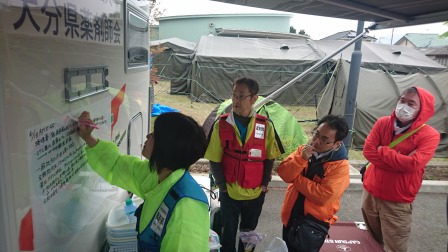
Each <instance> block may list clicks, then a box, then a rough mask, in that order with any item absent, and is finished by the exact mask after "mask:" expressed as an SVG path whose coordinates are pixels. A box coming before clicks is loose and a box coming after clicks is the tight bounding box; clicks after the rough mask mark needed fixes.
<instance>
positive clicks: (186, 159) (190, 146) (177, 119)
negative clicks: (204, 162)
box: [150, 112, 207, 171]
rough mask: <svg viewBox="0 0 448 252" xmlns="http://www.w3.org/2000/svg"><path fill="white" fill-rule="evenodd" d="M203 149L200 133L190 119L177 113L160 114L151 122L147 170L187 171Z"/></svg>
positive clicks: (196, 125) (202, 154)
mask: <svg viewBox="0 0 448 252" xmlns="http://www.w3.org/2000/svg"><path fill="white" fill-rule="evenodd" d="M206 148H207V145H206V140H205V133H204V130H203V129H202V127H201V126H199V124H198V123H197V122H196V121H195V120H194V119H193V118H191V117H189V116H186V115H184V114H182V113H178V112H169V113H164V114H161V115H160V116H158V117H157V119H156V121H155V122H154V149H153V152H152V155H151V160H150V162H151V169H157V170H158V171H159V169H162V168H168V169H170V170H172V171H175V170H178V169H181V168H185V169H187V170H188V169H189V167H190V165H192V164H194V163H195V162H196V161H197V160H198V159H199V158H202V157H203V156H204V154H205V150H206ZM154 164H155V166H156V167H155V168H154Z"/></svg>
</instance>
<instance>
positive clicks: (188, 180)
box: [135, 171, 208, 252]
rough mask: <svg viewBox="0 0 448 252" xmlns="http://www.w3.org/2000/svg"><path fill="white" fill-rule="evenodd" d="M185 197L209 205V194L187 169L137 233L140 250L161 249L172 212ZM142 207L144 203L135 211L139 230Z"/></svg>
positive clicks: (156, 250)
mask: <svg viewBox="0 0 448 252" xmlns="http://www.w3.org/2000/svg"><path fill="white" fill-rule="evenodd" d="M183 197H189V198H192V199H195V200H198V201H201V202H204V203H205V204H207V206H208V200H207V196H206V195H205V193H204V191H203V190H202V188H201V187H200V186H199V185H198V183H197V182H196V180H194V178H193V177H192V176H191V175H190V173H189V172H188V171H185V173H184V175H182V177H181V178H180V179H179V180H178V181H177V182H176V184H174V185H173V187H171V189H170V190H169V191H168V193H167V194H166V196H165V198H164V199H163V202H162V204H160V206H159V208H158V209H157V211H156V213H155V215H154V216H153V217H152V219H151V221H150V222H149V224H148V226H147V227H146V228H145V230H143V232H142V233H141V234H138V235H137V240H138V251H139V252H158V251H160V246H161V244H162V239H163V236H164V235H165V233H166V226H167V225H168V221H169V220H170V217H171V214H172V213H173V210H174V207H175V206H176V204H177V202H179V200H181V199H182V198H183ZM149 204H150V203H149ZM142 209H143V204H141V205H140V206H139V207H138V208H137V210H136V211H135V216H137V227H136V230H137V232H139V227H140V225H139V223H140V217H141V213H142Z"/></svg>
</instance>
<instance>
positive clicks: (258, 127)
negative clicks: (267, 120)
mask: <svg viewBox="0 0 448 252" xmlns="http://www.w3.org/2000/svg"><path fill="white" fill-rule="evenodd" d="M264 128H265V125H264V124H260V123H255V138H259V139H264Z"/></svg>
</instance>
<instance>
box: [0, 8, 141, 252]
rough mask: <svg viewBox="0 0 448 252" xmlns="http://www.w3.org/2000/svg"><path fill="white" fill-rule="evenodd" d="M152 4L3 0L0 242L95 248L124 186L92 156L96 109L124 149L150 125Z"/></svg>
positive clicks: (104, 132)
mask: <svg viewBox="0 0 448 252" xmlns="http://www.w3.org/2000/svg"><path fill="white" fill-rule="evenodd" d="M148 12H149V8H148V5H146V7H145V6H137V5H136V3H134V2H132V1H130V0H51V1H50V0H0V251H2V252H3V251H8V252H9V251H99V250H100V248H101V247H102V245H103V244H104V242H105V238H106V225H105V221H106V218H107V215H108V213H109V211H110V209H112V208H113V207H114V206H116V205H118V204H119V203H121V202H123V201H124V198H125V197H126V196H127V192H124V191H123V190H121V189H119V188H116V187H113V186H110V185H109V184H108V183H106V182H104V180H102V179H101V178H100V177H98V176H97V175H96V174H95V173H94V172H92V171H91V170H90V169H89V168H88V167H87V166H86V157H85V153H84V150H83V142H82V141H81V140H80V139H79V137H78V136H77V133H76V127H77V124H78V122H77V121H76V118H77V117H78V116H79V114H80V113H81V112H82V111H84V110H86V111H90V112H91V116H92V118H94V121H95V123H96V124H97V126H98V128H99V130H96V132H95V134H96V135H97V136H98V137H100V138H102V139H105V140H113V141H115V142H116V143H117V145H119V146H120V149H121V151H122V152H123V153H128V154H132V155H136V156H140V155H141V148H140V147H141V145H142V143H143V141H144V139H145V136H146V134H147V132H148V131H149V127H148V125H149V118H148V115H149V96H150V95H149V90H150V89H149V65H148V56H149V28H148V27H149V25H148V20H149V16H148Z"/></svg>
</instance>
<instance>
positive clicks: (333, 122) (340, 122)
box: [317, 115, 348, 141]
mask: <svg viewBox="0 0 448 252" xmlns="http://www.w3.org/2000/svg"><path fill="white" fill-rule="evenodd" d="M323 123H326V124H327V125H328V127H330V129H334V130H336V139H335V141H342V140H344V138H345V137H346V136H347V135H348V124H347V121H346V120H345V119H344V117H342V116H338V115H326V116H324V117H322V118H321V119H320V120H319V121H318V122H317V126H319V125H321V124H323Z"/></svg>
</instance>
